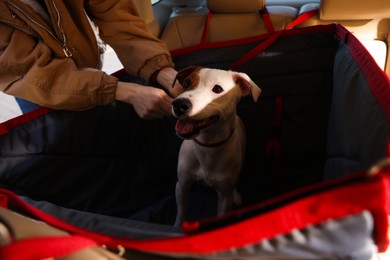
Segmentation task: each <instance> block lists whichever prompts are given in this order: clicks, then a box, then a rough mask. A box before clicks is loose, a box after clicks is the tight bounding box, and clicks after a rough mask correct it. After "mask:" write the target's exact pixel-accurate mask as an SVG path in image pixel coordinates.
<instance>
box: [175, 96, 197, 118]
mask: <svg viewBox="0 0 390 260" xmlns="http://www.w3.org/2000/svg"><path fill="white" fill-rule="evenodd" d="M191 108H192V103H191V101H190V100H189V99H187V98H177V99H175V100H173V102H172V109H173V112H174V114H175V115H176V116H178V117H180V116H183V115H185V114H187V113H188V112H189V111H190V110H191Z"/></svg>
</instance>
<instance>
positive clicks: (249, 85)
mask: <svg viewBox="0 0 390 260" xmlns="http://www.w3.org/2000/svg"><path fill="white" fill-rule="evenodd" d="M233 80H234V82H235V83H236V84H238V85H239V86H240V88H241V92H242V96H247V95H252V97H253V100H254V101H255V102H256V101H257V99H258V98H259V96H260V93H261V89H260V88H259V86H257V85H256V83H254V82H253V81H252V80H251V79H250V78H249V76H248V75H247V74H245V73H242V72H236V73H235V74H234V75H233Z"/></svg>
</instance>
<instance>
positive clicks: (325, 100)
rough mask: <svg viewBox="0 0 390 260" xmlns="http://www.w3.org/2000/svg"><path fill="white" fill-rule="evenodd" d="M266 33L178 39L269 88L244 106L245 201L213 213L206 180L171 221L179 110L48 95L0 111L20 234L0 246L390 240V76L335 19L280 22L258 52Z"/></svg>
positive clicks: (245, 251)
mask: <svg viewBox="0 0 390 260" xmlns="http://www.w3.org/2000/svg"><path fill="white" fill-rule="evenodd" d="M267 39H269V38H267V36H259V37H252V38H248V39H242V40H240V41H232V42H223V43H220V44H215V43H214V44H212V45H207V44H206V45H202V46H195V47H194V48H188V49H183V50H178V51H175V52H173V55H174V57H175V64H176V66H177V69H178V70H179V69H181V68H184V67H186V66H189V65H201V66H204V67H211V68H220V69H231V68H234V70H237V71H242V72H245V73H247V74H248V75H249V76H250V77H251V79H252V80H253V81H255V82H256V84H258V85H259V86H260V87H261V88H262V94H261V96H260V99H259V101H258V102H257V103H254V102H253V100H251V98H249V97H248V98H246V97H245V98H243V99H242V100H241V101H240V103H239V105H238V113H239V115H240V117H241V118H242V120H243V122H244V124H245V127H246V134H247V147H246V158H245V165H244V167H243V169H242V172H241V175H240V179H239V183H238V190H239V192H240V193H241V195H242V202H243V205H242V206H241V207H240V208H238V209H236V210H234V211H232V212H229V213H228V214H226V215H224V216H222V217H215V210H216V194H215V192H214V191H213V190H211V189H209V188H207V187H206V186H205V185H203V184H202V183H199V184H196V185H195V186H194V187H193V189H192V191H191V202H190V205H191V208H190V220H189V221H187V222H185V223H183V226H182V227H181V228H177V227H174V226H173V222H174V219H175V215H176V204H175V199H174V190H175V183H176V179H177V177H176V164H177V156H178V150H179V147H180V144H181V139H180V138H178V137H177V136H176V135H175V132H174V124H175V119H174V118H173V117H167V118H164V119H161V120H149V121H148V120H141V119H139V118H138V117H137V116H136V114H135V112H134V111H133V109H132V107H131V106H129V105H126V104H123V103H120V102H118V103H116V104H113V105H109V106H105V107H97V108H95V109H92V110H88V111H84V112H71V111H52V110H49V109H46V108H39V109H36V110H34V111H31V112H29V113H27V114H24V115H22V116H20V117H17V118H14V119H11V120H9V121H6V122H4V123H2V124H0V185H1V190H0V194H1V195H0V204H1V205H2V207H0V216H1V219H0V223H2V225H3V226H5V227H7V228H8V231H9V232H10V234H11V237H13V238H14V240H11V241H10V242H9V243H3V244H2V245H1V246H0V258H1V257H3V258H2V259H8V258H5V257H10V258H9V259H29V258H31V259H35V258H36V259H39V258H49V257H60V256H64V255H68V254H70V253H72V252H79V251H80V250H82V249H84V250H86V249H90V248H100V249H101V247H102V246H103V245H104V247H105V248H107V249H108V250H112V249H113V250H116V249H117V248H118V249H120V251H121V254H122V257H123V258H127V259H167V258H182V259H183V258H191V259H193V258H200V259H251V258H259V257H260V259H267V257H269V258H270V259H276V258H277V257H279V258H277V259H286V258H290V257H291V258H294V257H295V258H298V259H306V258H307V259H313V258H314V259H315V258H321V259H324V258H332V259H334V258H337V259H346V258H348V259H370V258H371V257H372V256H373V255H374V254H375V253H376V252H377V251H378V252H383V251H385V250H386V249H387V246H388V242H389V241H388V237H387V230H388V218H387V217H388V213H389V211H388V210H389V205H390V202H389V194H390V189H389V181H390V168H389V165H390V159H389V157H388V156H389V153H390V144H389V137H390V83H389V78H388V77H387V76H386V75H385V73H384V72H383V71H381V70H380V68H379V67H378V66H377V65H376V63H375V61H374V60H373V58H372V57H371V56H370V54H369V53H368V52H367V51H366V49H365V48H364V47H363V46H362V45H361V43H360V42H359V41H358V40H357V39H356V38H355V37H354V36H353V35H352V34H351V33H350V32H348V31H347V30H346V29H345V28H344V27H342V26H340V25H337V24H332V25H326V26H314V27H307V28H302V29H291V30H286V31H283V33H280V35H279V37H278V39H277V40H275V41H274V42H273V43H272V44H269V45H270V46H269V47H268V48H266V49H265V50H263V51H262V52H261V49H262V48H261V47H259V46H264V42H266V41H267ZM253 50H256V51H253ZM259 50H260V51H259ZM248 53H252V54H251V55H252V56H248ZM253 53H254V54H255V55H253ZM242 57H245V60H244V61H243V60H242V59H243V58H242ZM241 61H243V62H241ZM237 62H238V63H237ZM233 65H234V66H233ZM232 66H233V67H232ZM121 77H122V78H123V79H124V78H126V77H127V76H125V75H122V76H121ZM129 80H133V79H130V78H129ZM15 213H18V214H16V215H15ZM18 218H26V219H29V220H31V219H37V220H40V221H43V222H44V223H46V224H47V225H48V226H49V227H50V228H54V229H55V230H57V231H60V233H59V234H57V235H53V234H52V233H47V232H46V233H44V232H43V231H42V233H40V232H39V230H40V228H41V226H42V225H43V224H42V223H40V224H39V227H36V225H38V224H37V223H36V222H31V223H30V224H26V227H27V228H25V229H24V230H20V229H21V228H19V229H18V225H16V226H15V225H14V224H13V222H14V221H16V220H17V219H18ZM29 228H31V230H29ZM22 231H24V232H27V233H29V235H26V236H22V235H20V232H22ZM102 250H103V249H102ZM33 253H34V254H35V255H34V256H32V255H31V254H33ZM76 255H77V254H76ZM22 256H23V257H22ZM37 256H39V257H37ZM74 256H75V255H74ZM12 257H13V258H12ZM118 258H119V257H118ZM77 259H82V258H81V257H80V258H77ZM86 259H88V258H86ZM89 259H91V258H89Z"/></svg>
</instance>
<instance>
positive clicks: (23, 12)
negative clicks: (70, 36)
mask: <svg viewBox="0 0 390 260" xmlns="http://www.w3.org/2000/svg"><path fill="white" fill-rule="evenodd" d="M9 4H10V5H11V6H12V7H14V8H15V9H17V10H18V11H19V12H21V13H22V14H24V15H25V16H26V17H27V18H28V19H29V20H30V21H32V22H33V23H34V24H36V25H37V26H38V27H40V28H41V29H43V30H45V31H46V32H47V33H48V34H49V35H50V36H51V37H52V38H53V39H54V40H55V41H56V42H57V43H59V44H60V45H61V48H62V51H63V52H64V54H65V57H67V58H70V57H72V55H73V54H72V52H71V51H70V50H69V48H68V46H67V45H66V37H65V35H64V33H63V32H62V30H61V34H62V36H63V42H61V41H60V40H59V39H58V38H57V37H56V36H55V35H54V34H53V33H52V32H51V31H50V30H49V29H47V28H46V27H45V26H43V25H42V24H40V23H39V22H37V21H36V20H35V19H34V18H32V17H31V16H30V15H28V14H27V13H26V12H25V11H23V10H22V8H20V7H19V6H18V5H16V4H15V3H12V2H9ZM53 5H54V7H55V9H56V12H57V16H58V26H59V22H60V15H59V11H58V9H57V7H56V6H55V4H54V2H53Z"/></svg>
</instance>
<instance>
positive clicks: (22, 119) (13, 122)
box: [0, 107, 51, 135]
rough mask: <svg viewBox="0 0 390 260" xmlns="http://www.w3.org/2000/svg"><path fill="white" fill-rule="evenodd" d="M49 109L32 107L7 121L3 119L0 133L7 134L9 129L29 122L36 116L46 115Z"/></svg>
mask: <svg viewBox="0 0 390 260" xmlns="http://www.w3.org/2000/svg"><path fill="white" fill-rule="evenodd" d="M50 111H51V110H50V109H49V108H46V107H39V108H37V109H34V110H32V111H30V112H28V113H26V114H23V115H20V116H17V117H14V118H12V119H10V120H8V121H5V122H3V123H1V124H0V135H5V134H7V133H8V132H9V131H10V130H11V129H13V128H16V127H18V126H21V125H23V124H25V123H27V122H30V121H32V120H34V119H37V118H38V117H41V116H43V115H46V114H47V113H49V112H50Z"/></svg>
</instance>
